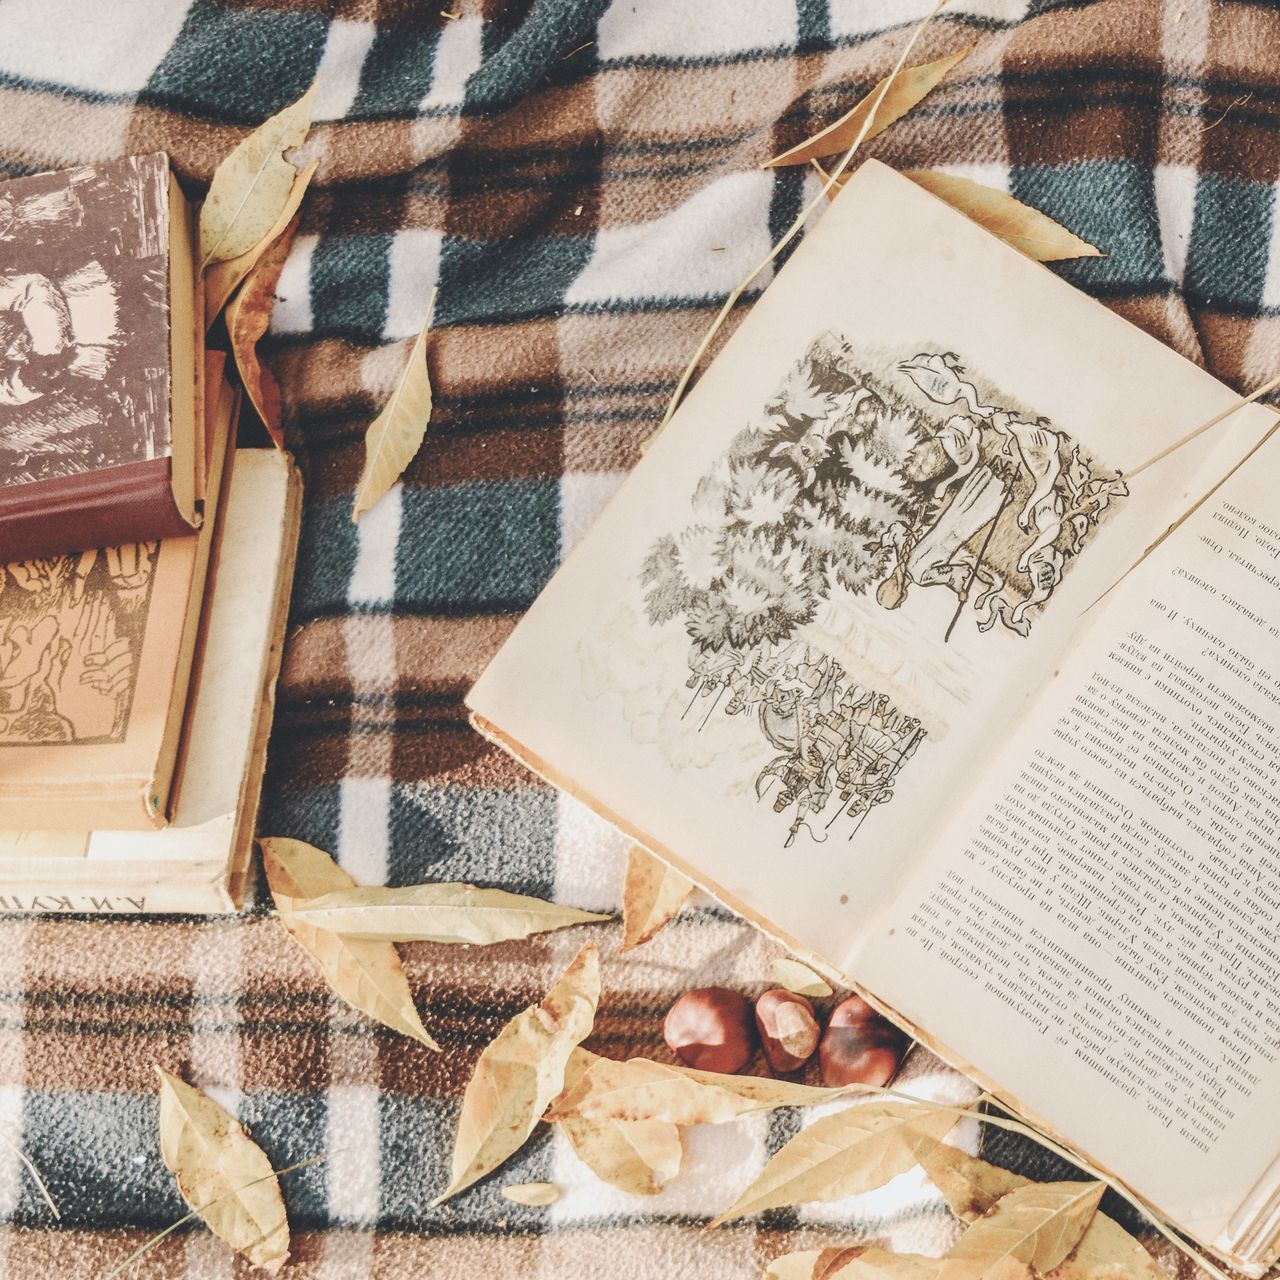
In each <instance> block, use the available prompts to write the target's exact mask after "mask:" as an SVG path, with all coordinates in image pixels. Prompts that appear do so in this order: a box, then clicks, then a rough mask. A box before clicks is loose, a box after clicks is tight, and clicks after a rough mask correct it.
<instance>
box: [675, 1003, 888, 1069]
mask: <svg viewBox="0 0 1280 1280" xmlns="http://www.w3.org/2000/svg"><path fill="white" fill-rule="evenodd" d="M662 1034H663V1038H664V1039H665V1040H666V1042H667V1048H669V1049H670V1050H671V1051H672V1053H674V1054H676V1055H677V1056H678V1057H679V1058H680V1060H681V1062H683V1063H684V1064H685V1065H686V1066H689V1067H694V1068H696V1069H698V1070H700V1071H719V1072H722V1073H727V1074H732V1073H735V1072H739V1071H741V1070H742V1069H743V1068H744V1067H745V1066H746V1065H747V1064H748V1063H749V1062H750V1061H751V1059H752V1057H753V1056H754V1055H755V1051H756V1048H757V1046H759V1047H760V1048H762V1049H763V1050H764V1056H765V1058H766V1060H767V1061H768V1063H769V1066H770V1067H771V1068H772V1070H773V1071H775V1072H776V1073H777V1074H779V1075H789V1074H790V1073H791V1072H793V1071H799V1070H800V1069H801V1068H802V1067H803V1066H804V1065H805V1064H806V1063H807V1062H808V1061H809V1059H810V1058H812V1057H813V1055H814V1053H815V1052H816V1053H817V1055H818V1064H819V1068H820V1070H821V1072H822V1082H823V1084H825V1085H828V1086H829V1087H832V1088H837V1087H839V1086H841V1085H846V1084H871V1085H884V1084H888V1083H889V1081H890V1080H892V1079H893V1077H894V1074H895V1073H896V1072H897V1070H898V1064H899V1063H900V1062H901V1061H902V1055H903V1054H904V1053H905V1052H906V1049H907V1045H908V1043H909V1042H908V1039H907V1037H906V1036H905V1035H904V1034H903V1033H902V1032H901V1031H899V1030H898V1028H897V1027H895V1026H894V1025H893V1023H891V1022H889V1021H888V1020H887V1019H885V1018H883V1017H881V1016H880V1014H878V1013H877V1012H876V1011H875V1010H874V1009H873V1008H872V1007H871V1006H870V1005H869V1004H868V1003H867V1002H866V1001H865V1000H863V999H862V998H861V997H860V996H850V997H849V998H848V999H847V1000H842V1001H841V1002H840V1003H839V1004H838V1005H836V1007H835V1008H834V1009H833V1010H832V1011H831V1016H830V1017H829V1018H828V1019H827V1028H826V1030H825V1031H823V1030H822V1027H821V1024H820V1023H819V1021H818V1015H817V1014H815V1012H814V1008H813V1002H812V1001H811V1000H809V999H807V998H806V997H805V996H801V995H796V993H795V992H793V991H786V990H784V989H782V988H781V987H775V988H773V989H772V990H770V991H766V992H765V993H764V995H762V996H761V997H760V998H759V999H758V1000H757V1001H756V1002H755V1008H754V1009H753V1008H752V1006H751V1002H750V1001H749V1000H747V998H746V997H745V996H743V995H741V994H740V993H739V992H737V991H731V990H730V989H729V988H728V987H698V988H697V989H695V990H693V991H686V992H685V994H684V995H682V996H681V997H680V999H679V1000H677V1001H676V1002H675V1004H673V1005H672V1006H671V1008H670V1010H669V1011H668V1013H667V1017H666V1020H665V1021H664V1022H663V1024H662Z"/></svg>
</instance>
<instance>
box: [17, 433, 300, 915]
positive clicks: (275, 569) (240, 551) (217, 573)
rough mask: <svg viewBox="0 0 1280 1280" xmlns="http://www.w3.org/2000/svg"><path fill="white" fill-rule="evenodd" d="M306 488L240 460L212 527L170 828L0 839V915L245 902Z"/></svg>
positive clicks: (192, 908) (275, 466) (281, 459)
mask: <svg viewBox="0 0 1280 1280" xmlns="http://www.w3.org/2000/svg"><path fill="white" fill-rule="evenodd" d="M301 497H302V486H301V481H300V479H299V475H298V471H297V468H296V467H295V466H294V465H293V463H292V462H291V461H290V459H289V457H288V455H286V454H284V453H281V452H279V451H278V450H276V449H238V450H236V452H235V457H234V460H233V463H232V469H231V477H230V481H229V483H228V485H227V493H226V496H225V498H224V501H223V503H222V511H221V514H220V515H219V517H218V523H219V527H220V534H219V538H218V546H217V551H216V555H215V560H214V564H213V566H212V567H211V570H210V586H209V593H208V594H209V604H208V609H207V613H206V618H205V623H204V632H203V636H202V643H201V645H200V651H199V655H198V659H197V665H196V669H195V673H194V675H193V679H192V693H191V698H190V709H189V714H188V716H187V718H186V726H185V733H184V737H183V746H182V752H181V767H180V774H179V778H178V783H177V788H176V790H177V798H176V802H175V805H174V811H173V818H172V821H171V822H170V824H169V825H168V826H166V827H165V828H163V829H162V830H157V831H113V830H108V829H100V830H93V831H86V830H81V831H59V830H48V829H43V830H26V831H0V911H75V912H86V911H92V912H105V913H111V914H121V913H124V914H133V913H138V912H174V911H179V912H217V911H234V910H237V909H239V907H240V905H241V903H242V902H243V900H244V892H245V882H246V878H247V875H248V871H249V865H250V859H251V853H252V847H253V836H254V828H255V824H256V821H257V812H258V803H259V798H260V793H261V788H262V775H263V770H264V768H265V766H266V752H267V738H268V735H269V733H270V728H271V720H272V713H273V709H274V704H275V686H276V678H277V676H278V675H279V671H280V661H281V655H282V652H283V647H284V632H285V622H286V620H287V617H288V612H289V591H290V585H291V583H292V580H293V567H294V562H295V559H296V553H297V544H298V530H299V527H300V520H301Z"/></svg>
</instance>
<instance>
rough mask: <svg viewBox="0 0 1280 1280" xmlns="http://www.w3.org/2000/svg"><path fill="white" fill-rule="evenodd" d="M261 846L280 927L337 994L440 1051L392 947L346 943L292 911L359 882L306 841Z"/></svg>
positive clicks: (276, 840) (274, 840) (279, 839)
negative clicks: (303, 902) (304, 902)
mask: <svg viewBox="0 0 1280 1280" xmlns="http://www.w3.org/2000/svg"><path fill="white" fill-rule="evenodd" d="M259 843H260V844H261V846H262V865H263V868H264V869H265V871H266V873H267V885H268V887H269V888H270V890H271V896H272V898H273V899H274V901H275V904H276V910H277V912H279V920H280V923H281V924H282V925H284V927H285V928H286V929H287V930H288V931H289V935H290V936H291V937H292V938H293V940H294V941H295V942H296V943H297V944H298V945H299V946H300V947H301V948H302V949H303V951H305V952H306V953H307V955H309V956H310V957H311V959H312V960H313V961H315V963H316V965H317V966H318V967H319V969H320V973H321V975H322V976H323V977H324V980H325V981H326V982H327V983H328V984H329V986H330V988H331V989H332V990H333V992H334V994H335V995H338V996H341V997H342V999H343V1000H345V1001H346V1002H347V1003H348V1004H349V1005H350V1006H351V1007H352V1008H353V1009H358V1010H359V1011H360V1012H361V1013H365V1014H368V1015H369V1017H371V1018H373V1019H374V1020H375V1021H377V1022H381V1023H382V1024H383V1025H384V1026H387V1027H390V1028H391V1029H392V1030H393V1031H398V1032H400V1034H401V1035H406V1036H410V1037H411V1038H413V1039H414V1040H418V1041H421V1043H423V1044H425V1045H426V1046H427V1048H428V1049H439V1048H440V1046H439V1045H438V1044H436V1042H435V1041H434V1040H433V1039H432V1038H431V1037H430V1036H429V1035H428V1034H427V1030H426V1028H425V1027H424V1026H423V1025H422V1020H421V1019H420V1018H419V1017H418V1011H417V1009H416V1008H415V1007H414V1003H413V993H412V992H411V991H410V990H409V979H408V978H406V977H405V973H404V969H403V968H401V965H400V957H399V955H398V954H397V952H396V949H395V947H393V946H392V945H391V943H389V942H365V941H362V940H361V939H358V938H344V937H343V936H342V935H341V934H337V933H330V932H329V930H327V929H317V928H316V927H315V926H314V925H311V924H308V923H307V922H306V921H305V920H298V919H296V918H295V917H294V916H293V914H292V912H291V910H290V908H291V907H292V905H293V903H294V902H295V901H297V900H299V899H305V898H318V897H320V896H321V895H322V894H325V893H332V892H334V891H335V890H337V889H350V888H353V887H354V885H355V881H354V880H352V878H351V877H350V876H349V875H348V874H347V873H346V872H345V871H344V870H343V869H342V868H341V867H340V866H338V864H337V863H336V862H334V860H333V859H332V858H331V857H330V856H329V855H328V854H327V853H324V852H323V851H321V850H320V849H316V848H314V847H313V846H311V845H309V844H304V843H303V842H302V841H301V840H288V839H284V838H283V837H275V838H272V839H266V840H262V841H259Z"/></svg>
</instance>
